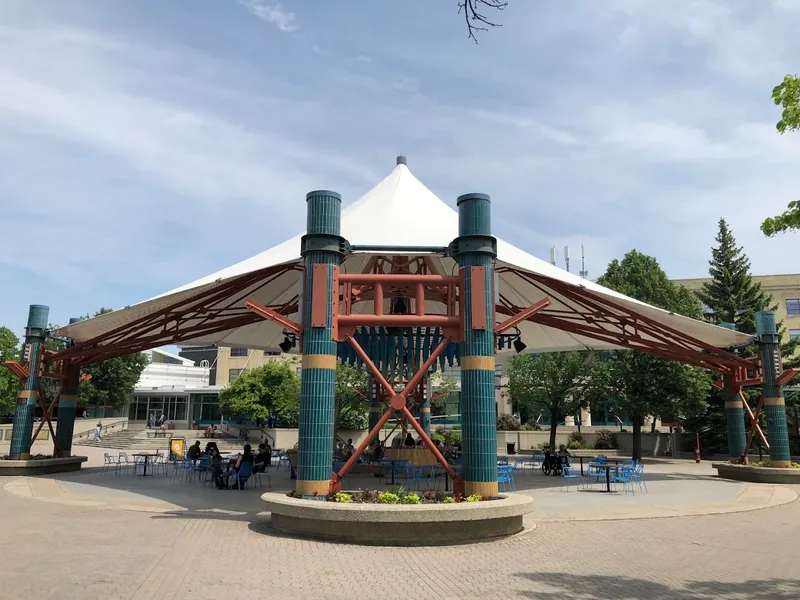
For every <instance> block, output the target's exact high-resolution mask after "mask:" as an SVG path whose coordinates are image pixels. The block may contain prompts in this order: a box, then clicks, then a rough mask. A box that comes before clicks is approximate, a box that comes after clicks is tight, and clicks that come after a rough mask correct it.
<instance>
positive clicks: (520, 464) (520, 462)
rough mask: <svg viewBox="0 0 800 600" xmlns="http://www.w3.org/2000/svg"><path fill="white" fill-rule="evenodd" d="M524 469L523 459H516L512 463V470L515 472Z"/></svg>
mask: <svg viewBox="0 0 800 600" xmlns="http://www.w3.org/2000/svg"><path fill="white" fill-rule="evenodd" d="M524 468H525V459H524V458H522V457H519V458H517V459H516V460H515V461H514V470H515V471H522V470H523V469H524Z"/></svg>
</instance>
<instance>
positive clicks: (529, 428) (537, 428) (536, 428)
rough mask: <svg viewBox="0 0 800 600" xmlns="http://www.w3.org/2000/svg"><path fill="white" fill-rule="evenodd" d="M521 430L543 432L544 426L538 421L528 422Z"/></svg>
mask: <svg viewBox="0 0 800 600" xmlns="http://www.w3.org/2000/svg"><path fill="white" fill-rule="evenodd" d="M520 430H521V431H541V430H542V426H541V425H539V424H538V423H537V422H536V421H532V420H531V421H528V422H527V423H525V425H523V426H522V427H520Z"/></svg>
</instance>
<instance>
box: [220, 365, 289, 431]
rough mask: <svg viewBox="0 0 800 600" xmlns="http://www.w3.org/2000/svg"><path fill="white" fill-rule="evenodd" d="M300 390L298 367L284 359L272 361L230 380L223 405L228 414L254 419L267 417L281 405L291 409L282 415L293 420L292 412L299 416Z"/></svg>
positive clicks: (223, 409) (285, 408)
mask: <svg viewBox="0 0 800 600" xmlns="http://www.w3.org/2000/svg"><path fill="white" fill-rule="evenodd" d="M299 392H300V386H299V382H298V377H297V374H296V373H295V371H294V369H292V367H290V366H289V365H288V364H286V363H284V362H281V361H270V362H268V363H266V364H264V365H262V366H260V367H257V368H255V369H253V370H252V371H247V372H246V373H242V374H241V375H239V376H238V377H237V378H236V379H234V380H233V381H232V382H231V383H229V384H228V385H227V386H226V387H225V389H224V390H222V392H220V395H219V406H220V410H221V411H222V412H223V413H224V414H228V415H231V416H241V417H247V418H251V419H266V418H267V417H268V416H269V414H270V413H271V412H272V411H275V412H277V411H278V409H279V408H280V409H281V410H285V411H288V412H289V413H290V414H287V415H281V416H282V417H284V418H286V419H287V421H290V420H291V416H293V415H295V414H296V415H297V416H299V395H300V394H299ZM294 407H297V410H296V413H295V412H293V411H294V410H295V408H294ZM278 414H280V413H278Z"/></svg>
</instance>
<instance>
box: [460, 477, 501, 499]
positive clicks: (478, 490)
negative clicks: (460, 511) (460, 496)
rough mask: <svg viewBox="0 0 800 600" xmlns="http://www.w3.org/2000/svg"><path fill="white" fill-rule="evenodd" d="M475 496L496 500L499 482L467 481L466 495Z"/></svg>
mask: <svg viewBox="0 0 800 600" xmlns="http://www.w3.org/2000/svg"><path fill="white" fill-rule="evenodd" d="M473 494H480V495H481V496H483V497H484V498H494V497H495V496H497V482H496V481H465V482H464V495H465V496H472V495H473Z"/></svg>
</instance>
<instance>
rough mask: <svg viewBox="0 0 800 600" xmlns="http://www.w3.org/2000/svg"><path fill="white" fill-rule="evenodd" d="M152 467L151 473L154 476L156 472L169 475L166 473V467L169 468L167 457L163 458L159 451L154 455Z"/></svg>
mask: <svg viewBox="0 0 800 600" xmlns="http://www.w3.org/2000/svg"><path fill="white" fill-rule="evenodd" d="M152 465H153V473H154V474H155V473H158V472H161V473H163V474H164V475H168V474H169V473H168V472H167V467H168V466H169V463H168V462H167V457H166V456H164V455H163V454H161V452H160V451H159V453H158V454H156V456H155V458H153V462H152Z"/></svg>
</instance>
